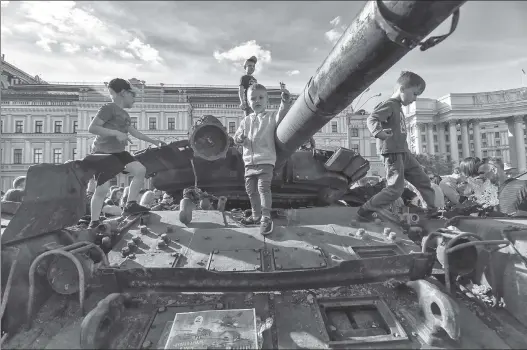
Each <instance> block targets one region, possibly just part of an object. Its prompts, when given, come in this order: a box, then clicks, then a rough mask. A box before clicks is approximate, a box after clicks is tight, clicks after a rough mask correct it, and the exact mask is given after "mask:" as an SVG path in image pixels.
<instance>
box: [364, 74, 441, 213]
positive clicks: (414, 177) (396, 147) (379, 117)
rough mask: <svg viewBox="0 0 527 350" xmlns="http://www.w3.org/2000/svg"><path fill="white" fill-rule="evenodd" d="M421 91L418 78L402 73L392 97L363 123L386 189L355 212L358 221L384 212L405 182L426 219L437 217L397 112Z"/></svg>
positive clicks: (426, 180) (422, 83) (426, 181)
mask: <svg viewBox="0 0 527 350" xmlns="http://www.w3.org/2000/svg"><path fill="white" fill-rule="evenodd" d="M425 87H426V83H425V81H424V80H423V78H421V77H420V76H419V75H417V74H415V73H412V72H402V73H401V76H400V77H399V79H397V85H396V91H395V92H394V94H393V95H392V97H391V98H390V99H388V100H387V101H385V102H383V103H381V104H379V105H377V107H375V110H374V111H373V112H372V114H371V115H370V116H369V117H368V118H367V119H366V123H367V126H368V129H369V130H370V132H371V133H372V135H373V136H374V137H375V138H377V139H378V141H377V146H378V148H380V150H379V154H381V155H382V156H383V158H384V168H385V169H386V180H387V186H386V187H385V188H383V189H382V191H381V192H379V193H377V194H376V195H375V196H373V197H372V198H370V200H368V201H367V202H366V203H364V204H363V205H362V206H361V207H360V208H359V210H358V216H359V220H361V221H373V220H374V219H375V215H374V213H375V212H377V211H382V210H384V209H387V208H388V207H389V206H390V205H391V204H392V203H393V202H394V201H395V200H397V199H398V198H399V197H401V195H402V194H403V191H404V188H405V180H408V182H410V183H411V184H412V185H414V186H415V188H416V189H417V190H418V191H419V192H420V193H421V196H422V197H423V200H424V201H425V202H426V204H427V210H426V212H427V214H428V215H427V216H428V217H430V216H432V215H436V214H437V208H435V192H434V190H433V189H432V186H431V185H430V179H429V178H428V176H427V175H426V173H425V171H424V170H423V168H422V167H421V165H420V164H419V162H418V161H417V159H416V158H415V157H414V156H413V155H412V154H411V153H410V151H409V149H408V144H407V142H406V135H407V130H406V121H405V116H404V114H403V111H402V109H401V106H408V105H410V104H411V103H413V102H414V101H415V100H416V98H417V96H419V95H421V94H422V93H423V91H424V90H425Z"/></svg>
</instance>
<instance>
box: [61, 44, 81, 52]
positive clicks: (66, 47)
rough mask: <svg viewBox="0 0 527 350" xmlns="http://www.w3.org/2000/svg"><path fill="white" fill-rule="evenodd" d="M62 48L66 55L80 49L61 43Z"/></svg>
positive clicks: (73, 45)
mask: <svg viewBox="0 0 527 350" xmlns="http://www.w3.org/2000/svg"><path fill="white" fill-rule="evenodd" d="M62 48H63V49H64V51H66V52H67V53H75V52H77V51H79V50H80V49H81V47H80V46H79V45H77V44H71V43H62Z"/></svg>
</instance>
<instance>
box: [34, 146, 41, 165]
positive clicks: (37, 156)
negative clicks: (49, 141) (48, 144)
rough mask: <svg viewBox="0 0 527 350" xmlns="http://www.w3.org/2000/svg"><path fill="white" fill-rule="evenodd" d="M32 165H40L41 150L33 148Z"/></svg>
mask: <svg viewBox="0 0 527 350" xmlns="http://www.w3.org/2000/svg"><path fill="white" fill-rule="evenodd" d="M33 163H35V164H40V163H42V148H35V149H34V150H33Z"/></svg>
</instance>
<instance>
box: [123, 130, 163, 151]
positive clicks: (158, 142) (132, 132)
mask: <svg viewBox="0 0 527 350" xmlns="http://www.w3.org/2000/svg"><path fill="white" fill-rule="evenodd" d="M128 132H129V133H130V135H132V136H133V137H135V138H136V139H139V140H143V141H146V142H150V143H153V144H154V145H156V146H165V145H166V143H165V142H163V141H161V140H154V139H152V138H150V137H148V136H146V135H145V134H143V133H142V132H140V131H137V129H136V128H134V127H133V126H131V125H128Z"/></svg>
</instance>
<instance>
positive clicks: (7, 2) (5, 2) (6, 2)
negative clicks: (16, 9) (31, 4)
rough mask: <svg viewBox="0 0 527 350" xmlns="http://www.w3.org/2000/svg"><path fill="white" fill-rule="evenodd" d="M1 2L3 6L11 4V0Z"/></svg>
mask: <svg viewBox="0 0 527 350" xmlns="http://www.w3.org/2000/svg"><path fill="white" fill-rule="evenodd" d="M0 4H1V5H2V7H7V5H9V1H0Z"/></svg>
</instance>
